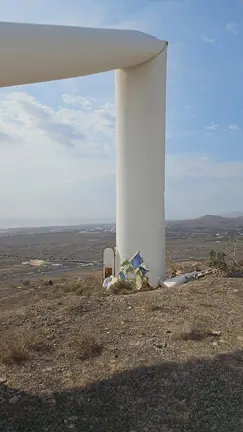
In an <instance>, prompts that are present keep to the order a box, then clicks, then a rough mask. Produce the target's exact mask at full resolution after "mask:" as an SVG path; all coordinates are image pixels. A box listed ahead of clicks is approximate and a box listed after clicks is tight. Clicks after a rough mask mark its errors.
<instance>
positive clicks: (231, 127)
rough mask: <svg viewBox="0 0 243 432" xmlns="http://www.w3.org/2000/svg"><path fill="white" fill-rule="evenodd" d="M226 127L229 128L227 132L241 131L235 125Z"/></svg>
mask: <svg viewBox="0 0 243 432" xmlns="http://www.w3.org/2000/svg"><path fill="white" fill-rule="evenodd" d="M228 127H229V130H232V131H240V130H241V129H240V127H239V126H237V125H236V124H231V125H229V126H228Z"/></svg>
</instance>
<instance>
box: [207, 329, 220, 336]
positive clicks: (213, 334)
mask: <svg viewBox="0 0 243 432" xmlns="http://www.w3.org/2000/svg"><path fill="white" fill-rule="evenodd" d="M208 334H209V336H221V334H222V332H221V331H217V330H210V332H209V333H208Z"/></svg>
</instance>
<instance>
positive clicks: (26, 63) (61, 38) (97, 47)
mask: <svg viewBox="0 0 243 432" xmlns="http://www.w3.org/2000/svg"><path fill="white" fill-rule="evenodd" d="M0 41H1V43H0V59H1V70H0V87H4V86H12V85H20V84H30V83H34V82H42V81H52V80H58V79H64V78H71V77H77V76H82V75H90V74H95V73H99V72H105V71H109V70H113V69H120V68H124V67H128V66H134V65H138V64H139V63H143V62H145V61H147V60H149V59H150V58H152V57H154V56H156V55H157V54H159V52H160V51H162V50H163V48H164V46H165V44H166V42H164V41H160V40H159V39H156V38H154V37H152V36H149V35H147V34H144V33H141V32H138V31H134V30H112V29H96V28H80V27H66V26H53V25H42V24H22V23H0ZM16 72H17V73H16Z"/></svg>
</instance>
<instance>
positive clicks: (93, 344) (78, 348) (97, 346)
mask: <svg viewBox="0 0 243 432" xmlns="http://www.w3.org/2000/svg"><path fill="white" fill-rule="evenodd" d="M67 348H68V354H71V355H74V356H76V357H78V358H79V359H80V360H88V359H91V358H94V357H97V356H98V355H100V354H101V353H102V350H103V346H102V344H101V343H99V342H98V340H97V339H96V338H95V336H93V335H89V334H86V335H77V336H73V337H72V338H71V339H69V341H68V344H67Z"/></svg>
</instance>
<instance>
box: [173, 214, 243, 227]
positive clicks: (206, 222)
mask: <svg viewBox="0 0 243 432" xmlns="http://www.w3.org/2000/svg"><path fill="white" fill-rule="evenodd" d="M166 226H167V228H169V227H171V228H173V229H178V230H180V229H189V230H191V229H193V230H200V229H202V228H209V229H210V228H213V229H218V230H225V231H226V230H234V229H239V228H242V229H243V216H239V217H231V218H229V217H223V216H218V215H204V216H201V217H199V218H196V219H186V220H177V221H176V220H174V221H167V222H166Z"/></svg>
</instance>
